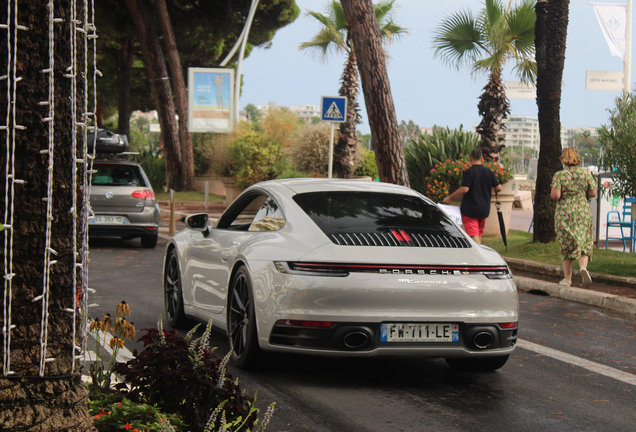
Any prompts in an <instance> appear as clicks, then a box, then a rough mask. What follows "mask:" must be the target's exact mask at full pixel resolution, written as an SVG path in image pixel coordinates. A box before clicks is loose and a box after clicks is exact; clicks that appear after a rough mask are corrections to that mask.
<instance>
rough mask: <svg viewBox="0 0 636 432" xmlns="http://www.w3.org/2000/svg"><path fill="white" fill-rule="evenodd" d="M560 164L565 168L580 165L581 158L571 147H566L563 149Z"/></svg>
mask: <svg viewBox="0 0 636 432" xmlns="http://www.w3.org/2000/svg"><path fill="white" fill-rule="evenodd" d="M561 162H562V163H563V164H564V165H567V166H577V165H581V158H580V157H579V154H578V153H577V152H576V149H575V148H573V147H567V148H564V149H563V153H562V154H561Z"/></svg>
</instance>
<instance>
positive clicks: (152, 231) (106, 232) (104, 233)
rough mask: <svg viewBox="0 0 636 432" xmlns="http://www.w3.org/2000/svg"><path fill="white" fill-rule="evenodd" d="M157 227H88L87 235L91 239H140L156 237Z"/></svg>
mask: <svg viewBox="0 0 636 432" xmlns="http://www.w3.org/2000/svg"><path fill="white" fill-rule="evenodd" d="M158 233H159V226H158V225H139V226H133V225H127V226H122V225H97V226H89V227H88V235H89V236H92V237H122V236H123V237H141V236H146V235H157V234H158Z"/></svg>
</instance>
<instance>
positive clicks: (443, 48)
mask: <svg viewBox="0 0 636 432" xmlns="http://www.w3.org/2000/svg"><path fill="white" fill-rule="evenodd" d="M433 35H434V37H433V48H435V54H434V55H435V57H440V58H441V59H442V61H443V62H444V63H446V64H447V65H448V66H451V67H456V68H457V69H459V68H460V67H461V66H463V65H464V64H470V63H473V62H474V61H476V60H477V59H478V58H479V57H480V55H481V54H482V53H483V52H484V50H485V47H484V42H485V39H484V34H483V33H482V31H481V26H480V25H479V24H478V22H477V21H476V20H475V18H474V17H473V14H472V12H470V11H464V12H459V13H456V14H454V15H451V16H450V17H448V18H447V19H446V20H445V21H444V22H443V23H442V24H441V25H440V26H439V27H438V28H437V29H436V30H435V31H434V32H433Z"/></svg>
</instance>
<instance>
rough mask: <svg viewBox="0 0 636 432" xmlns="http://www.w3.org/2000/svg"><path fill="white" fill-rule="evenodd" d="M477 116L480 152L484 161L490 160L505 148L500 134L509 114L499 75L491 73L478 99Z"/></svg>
mask: <svg viewBox="0 0 636 432" xmlns="http://www.w3.org/2000/svg"><path fill="white" fill-rule="evenodd" d="M477 108H478V109H479V115H480V116H481V118H482V119H481V123H479V126H477V133H478V134H479V135H480V136H481V144H480V146H481V150H482V153H483V156H484V160H487V161H489V160H492V159H493V158H494V157H497V156H498V155H499V152H501V149H502V148H504V147H505V145H504V144H503V142H504V135H503V134H502V133H501V128H502V126H503V121H504V119H506V117H508V114H509V113H510V103H509V102H508V98H506V93H505V90H504V88H503V84H502V83H501V73H500V72H495V71H493V72H491V73H490V79H489V80H488V84H487V85H486V87H484V92H483V93H482V94H481V96H480V97H479V104H478V105H477Z"/></svg>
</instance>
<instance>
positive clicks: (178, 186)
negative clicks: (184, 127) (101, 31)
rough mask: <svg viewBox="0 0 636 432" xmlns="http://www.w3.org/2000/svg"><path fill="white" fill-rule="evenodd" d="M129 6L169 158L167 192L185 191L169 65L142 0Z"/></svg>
mask: <svg viewBox="0 0 636 432" xmlns="http://www.w3.org/2000/svg"><path fill="white" fill-rule="evenodd" d="M126 5H127V6H128V10H129V11H130V15H131V16H132V18H133V21H134V22H135V27H136V28H137V37H138V38H139V43H140V45H141V49H142V52H143V54H144V63H145V66H146V71H147V73H148V78H149V79H150V82H151V83H152V92H153V96H154V98H155V105H156V107H157V112H158V113H159V122H160V123H161V137H162V142H163V147H164V152H165V154H166V171H167V175H168V188H170V189H174V190H176V191H181V190H184V183H183V173H182V171H181V152H180V147H179V133H178V128H177V123H176V121H175V110H174V103H173V101H172V89H171V87H170V80H169V78H168V70H167V69H166V62H165V59H164V57H163V52H162V51H161V44H160V43H159V36H158V35H157V32H156V30H155V27H154V23H153V22H152V18H151V17H150V15H149V13H148V11H147V10H146V7H145V6H144V4H143V1H142V0H126Z"/></svg>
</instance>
